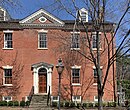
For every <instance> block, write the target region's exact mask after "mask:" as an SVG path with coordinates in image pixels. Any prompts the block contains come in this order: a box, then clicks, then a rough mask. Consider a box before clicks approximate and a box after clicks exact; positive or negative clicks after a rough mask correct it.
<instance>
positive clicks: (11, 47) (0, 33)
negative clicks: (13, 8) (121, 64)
mask: <svg viewBox="0 0 130 110" xmlns="http://www.w3.org/2000/svg"><path fill="white" fill-rule="evenodd" d="M82 10H83V11H84V9H82ZM1 13H3V14H1V17H3V19H1V21H0V37H1V40H0V47H1V49H0V62H1V63H0V89H1V90H0V96H1V100H28V97H29V96H30V95H31V93H32V92H33V93H34V94H43V95H47V94H48V92H50V94H51V97H52V100H58V98H57V96H58V73H57V70H56V67H55V66H56V65H57V61H58V58H62V59H63V62H64V65H65V70H64V71H63V74H62V79H61V98H62V100H73V101H81V100H83V101H85V102H87V101H89V102H90V101H92V102H94V101H97V81H96V77H97V74H96V70H95V67H94V65H93V63H92V62H90V61H89V60H87V59H85V58H84V57H83V55H81V54H80V53H79V52H77V51H78V50H80V49H84V44H85V43H86V39H85V35H86V33H85V31H84V29H83V27H82V25H79V26H78V27H77V28H75V29H74V24H75V21H74V20H60V19H59V18H57V17H55V16H53V15H52V14H50V13H49V12H47V11H45V10H44V9H40V10H38V11H36V12H34V13H32V14H31V15H29V16H27V17H26V18H24V19H22V20H15V19H12V18H10V16H9V15H8V13H6V10H4V9H2V8H1ZM86 14H87V13H86ZM3 15H4V16H3ZM4 17H5V18H6V19H5V18H4ZM7 18H8V19H7ZM82 19H83V20H84V21H85V22H86V25H87V26H88V30H89V33H88V34H89V35H90V36H91V45H92V49H93V51H96V33H95V32H94V30H93V28H92V22H91V21H89V20H86V19H88V17H87V16H86V15H84V16H83V17H82ZM105 27H106V29H105V31H106V33H107V37H108V38H109V37H110V35H111V31H112V29H113V24H112V23H106V24H105ZM77 29H79V30H77ZM99 34H100V37H101V51H103V50H104V49H105V41H104V38H103V32H99ZM73 49H74V50H76V51H73ZM84 51H85V52H86V54H87V52H88V50H84ZM106 57H107V56H106V54H105V52H104V54H103V55H102V57H101V70H102V74H103V76H104V72H105V69H106V67H105V64H106V63H107V61H106ZM114 71H115V69H114ZM114 77H115V76H114ZM113 92H114V90H113V68H110V71H109V75H108V80H107V82H106V86H105V89H104V96H103V101H113V99H114V95H113Z"/></svg>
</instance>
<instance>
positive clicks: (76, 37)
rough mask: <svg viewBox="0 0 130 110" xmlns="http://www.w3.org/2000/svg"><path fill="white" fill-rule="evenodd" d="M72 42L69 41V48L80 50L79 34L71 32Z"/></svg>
mask: <svg viewBox="0 0 130 110" xmlns="http://www.w3.org/2000/svg"><path fill="white" fill-rule="evenodd" d="M71 35H72V40H71V48H75V49H79V48H80V33H79V32H73V33H71Z"/></svg>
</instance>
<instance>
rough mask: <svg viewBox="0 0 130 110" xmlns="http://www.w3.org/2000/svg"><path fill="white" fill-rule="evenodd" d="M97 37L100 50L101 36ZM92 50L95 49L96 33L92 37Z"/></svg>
mask: <svg viewBox="0 0 130 110" xmlns="http://www.w3.org/2000/svg"><path fill="white" fill-rule="evenodd" d="M98 36H99V47H100V49H101V40H100V36H101V34H99V35H98ZM92 48H93V49H97V35H96V33H95V34H93V35H92Z"/></svg>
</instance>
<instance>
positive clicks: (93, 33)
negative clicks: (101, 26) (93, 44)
mask: <svg viewBox="0 0 130 110" xmlns="http://www.w3.org/2000/svg"><path fill="white" fill-rule="evenodd" d="M96 33H97V32H92V35H95V34H96ZM101 33H102V32H99V33H98V34H101Z"/></svg>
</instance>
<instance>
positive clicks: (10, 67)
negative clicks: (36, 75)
mask: <svg viewBox="0 0 130 110" xmlns="http://www.w3.org/2000/svg"><path fill="white" fill-rule="evenodd" d="M2 68H3V69H12V68H13V66H9V65H6V66H2Z"/></svg>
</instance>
